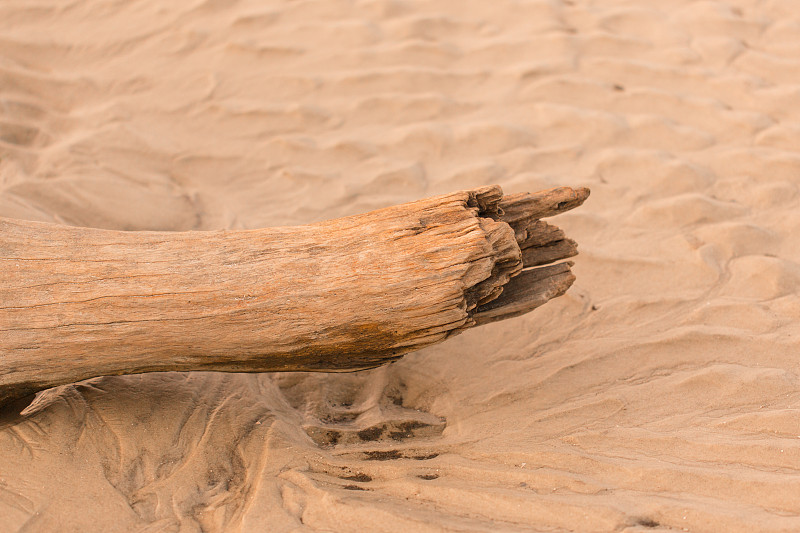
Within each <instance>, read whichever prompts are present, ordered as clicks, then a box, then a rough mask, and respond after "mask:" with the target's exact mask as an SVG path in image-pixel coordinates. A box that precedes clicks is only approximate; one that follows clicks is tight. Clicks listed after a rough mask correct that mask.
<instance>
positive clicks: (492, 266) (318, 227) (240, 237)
mask: <svg viewBox="0 0 800 533" xmlns="http://www.w3.org/2000/svg"><path fill="white" fill-rule="evenodd" d="M588 194H589V191H588V189H571V188H568V187H562V188H557V189H552V190H549V191H542V192H539V193H535V194H521V195H512V196H508V197H505V198H504V197H503V193H502V190H501V189H500V187H498V186H491V187H484V188H480V189H475V190H470V191H461V192H456V193H452V194H447V195H443V196H438V197H434V198H429V199H425V200H420V201H417V202H412V203H408V204H403V205H399V206H394V207H389V208H385V209H380V210H377V211H373V212H370V213H366V214H363V215H357V216H351V217H346V218H341V219H336V220H330V221H326V222H322V223H318V224H312V225H306V226H295V227H277V228H265V229H258V230H245V231H214V232H172V233H167V232H121V231H108V230H99V229H90V228H77V227H68V226H61V225H55V224H46V223H38V222H28V221H21V220H12V219H2V218H0V403H3V402H7V401H9V400H13V399H17V398H20V397H23V396H26V395H29V394H31V393H34V392H36V391H39V390H43V389H47V388H50V387H53V386H56V385H61V384H66V383H72V382H76V381H80V380H83V379H87V378H90V377H95V376H103V375H119V374H134V373H143V372H160V371H188V370H215V371H226V372H269V371H298V370H302V371H354V370H361V369H366V368H372V367H375V366H378V365H381V364H384V363H388V362H390V361H393V360H395V359H397V358H399V357H401V356H402V355H403V354H405V353H408V352H410V351H413V350H417V349H419V348H422V347H424V346H428V345H430V344H433V343H436V342H440V341H443V340H444V339H446V338H447V337H449V336H451V335H453V334H456V333H458V332H460V331H463V330H464V329H466V328H469V327H472V326H475V325H478V324H483V323H486V322H491V321H495V320H501V319H504V318H508V317H511V316H517V315H519V314H521V313H525V312H528V311H530V310H531V309H534V308H535V307H538V306H540V305H542V304H543V303H545V302H546V301H547V300H549V299H551V298H554V297H556V296H558V295H560V294H563V293H564V292H565V291H566V290H567V288H569V286H570V285H571V284H572V282H573V280H574V276H573V275H572V273H571V272H570V269H569V266H570V264H571V263H561V264H558V265H554V266H551V267H544V268H536V269H531V267H536V266H539V265H543V264H548V263H553V262H556V261H560V260H562V259H565V258H567V257H571V256H572V255H575V253H577V249H576V245H575V243H574V241H571V240H569V239H567V238H566V237H565V236H564V234H563V232H562V231H561V230H559V229H558V228H555V227H554V226H551V225H549V224H546V223H544V222H541V221H540V220H539V219H540V218H543V217H548V216H553V215H556V214H558V213H561V212H563V211H566V210H568V209H572V208H574V207H577V206H578V205H580V204H581V203H582V202H583V201H584V200H585V199H586V197H587V196H588ZM520 273H522V275H520Z"/></svg>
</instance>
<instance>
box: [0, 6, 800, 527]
mask: <svg viewBox="0 0 800 533" xmlns="http://www.w3.org/2000/svg"><path fill="white" fill-rule="evenodd" d="M491 183H500V184H502V186H503V187H504V189H505V191H506V192H517V191H523V190H538V189H541V188H546V187H551V186H556V185H562V184H564V185H587V186H589V187H591V188H592V190H593V196H592V198H590V200H589V202H587V204H586V205H585V206H584V207H582V208H581V209H579V210H577V211H575V212H573V213H570V214H567V215H564V216H562V217H559V220H558V225H559V226H562V227H563V228H565V229H566V230H567V232H568V234H570V235H571V236H572V237H574V238H576V240H578V242H579V243H581V250H582V255H581V256H579V257H578V258H577V265H576V267H575V271H576V274H577V276H578V281H577V282H576V284H575V286H574V287H573V288H572V289H571V290H570V291H569V293H568V294H567V295H566V296H564V297H562V298H559V299H558V300H556V301H553V302H551V303H549V304H548V305H546V306H544V307H542V308H540V309H538V310H536V311H535V312H533V313H531V314H529V315H526V316H524V317H522V318H518V319H514V320H511V321H507V322H503V323H499V324H496V325H491V326H486V327H483V328H480V329H478V330H471V331H469V332H467V333H466V334H464V335H462V336H460V337H457V338H456V339H454V340H451V341H449V342H447V343H445V344H443V345H439V346H435V347H433V348H430V349H426V350H424V351H422V352H418V353H414V354H411V355H408V356H406V357H405V359H403V360H402V361H401V362H399V363H397V364H394V365H392V366H389V367H385V368H382V369H378V370H375V371H370V372H364V373H360V374H354V375H306V374H286V375H239V374H228V375H226V374H206V373H195V374H178V373H175V374H151V375H144V376H132V377H117V378H100V379H94V380H91V381H89V382H86V383H83V384H80V385H76V386H69V387H63V388H60V389H56V390H52V391H49V392H47V393H44V394H42V395H41V396H40V397H39V398H38V400H37V402H35V404H34V405H33V406H31V407H30V408H29V409H28V410H27V411H26V412H25V415H24V416H21V417H14V416H12V415H10V414H9V413H5V414H4V415H3V419H2V422H0V426H1V427H2V429H0V531H2V532H3V533H5V532H11V531H26V532H51V531H59V532H64V531H103V532H110V531H126V532H127V531H138V532H160V531H181V532H199V531H207V532H217V531H233V532H239V531H241V532H262V531H367V530H369V531H442V530H446V531H521V530H525V531H528V530H530V531H562V530H571V531H654V530H662V531H667V530H669V531H746V532H748V533H752V532H756V531H798V530H800V411H798V407H799V406H800V380H799V379H798V371H799V370H800V353H799V351H798V336H800V326H798V320H797V319H798V316H800V299H798V296H797V289H798V286H800V264H798V261H800V241H799V240H798V237H797V235H798V233H799V232H800V211H798V205H799V202H798V185H799V184H800V11H798V4H797V2H796V0H731V1H727V2H714V1H700V0H698V1H677V0H676V1H670V2H661V3H657V2H651V1H649V0H630V1H623V0H602V1H601V0H563V1H549V2H548V1H501V0H493V1H472V2H464V1H457V0H451V1H447V0H430V1H425V2H417V1H405V0H364V1H344V0H308V1H292V2H289V1H270V2H265V1H256V0H254V1H239V2H235V1H220V0H204V1H202V0H183V1H170V2H159V1H156V0H141V1H136V2H133V1H128V0H93V1H88V0H75V1H71V2H57V1H55V0H50V1H35V2H32V1H29V0H8V1H6V2H3V3H2V4H0V215H2V216H10V217H18V218H24V219H31V220H47V221H56V222H61V223H64V224H74V225H85V226H97V227H103V228H118V229H129V230H134V229H158V230H187V229H214V228H253V227H259V226H268V225H286V224H296V223H304V222H310V221H317V220H322V219H326V218H332V217H337V216H341V215H346V214H353V213H358V212H363V211H367V210H370V209H373V208H377V207H381V206H386V205H390V204H395V203H399V202H404V201H409V200H414V199H417V198H421V197H424V196H428V195H433V194H438V193H444V192H449V191H451V190H458V189H463V188H468V187H474V186H478V185H484V184H491ZM264 282H265V283H268V282H269V280H264ZM310 437H313V439H312V438H310ZM337 439H338V442H337V443H336V445H335V446H331V445H330V443H331V441H333V440H337Z"/></svg>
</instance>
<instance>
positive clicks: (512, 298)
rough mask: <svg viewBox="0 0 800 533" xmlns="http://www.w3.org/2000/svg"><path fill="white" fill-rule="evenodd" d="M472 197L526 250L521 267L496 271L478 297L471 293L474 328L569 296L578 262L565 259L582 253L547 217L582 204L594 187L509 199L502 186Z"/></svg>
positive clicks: (476, 289)
mask: <svg viewBox="0 0 800 533" xmlns="http://www.w3.org/2000/svg"><path fill="white" fill-rule="evenodd" d="M498 193H499V197H498ZM472 194H473V195H474V198H475V200H474V204H475V205H476V206H478V207H479V209H480V211H479V213H478V216H481V217H488V218H491V219H492V220H494V221H497V222H500V223H503V224H504V225H505V224H507V225H508V226H510V227H511V229H512V230H513V231H514V240H515V241H516V242H515V244H516V246H517V247H518V248H519V252H520V255H519V262H518V263H517V264H513V265H509V264H508V263H506V264H505V265H504V267H505V268H504V269H498V270H497V272H496V273H495V272H493V273H492V275H491V276H490V277H489V278H488V279H486V280H484V281H482V282H481V283H480V284H479V285H477V286H476V287H474V288H473V289H472V293H469V291H468V294H469V297H468V300H469V299H470V298H471V299H472V300H473V301H474V302H475V305H472V306H469V307H468V309H469V310H470V312H471V319H472V325H475V326H479V325H482V324H487V323H490V322H495V321H498V320H504V319H506V318H512V317H516V316H519V315H522V314H525V313H528V312H530V311H532V310H533V309H535V308H537V307H539V306H541V305H543V304H544V303H546V302H547V301H549V300H551V299H553V298H556V297H558V296H561V295H562V294H564V293H565V292H566V291H567V289H569V287H570V286H571V285H572V283H573V282H574V281H575V275H574V274H573V273H572V271H571V270H570V267H572V266H573V263H572V262H564V260H565V259H568V258H570V257H573V256H575V255H577V254H578V245H577V243H576V242H575V241H574V240H572V239H569V238H567V237H566V235H565V234H564V232H563V231H562V230H561V229H559V228H557V227H556V226H553V225H551V224H548V223H547V222H545V221H543V220H541V219H542V218H547V217H552V216H555V215H558V214H561V213H564V212H566V211H569V210H571V209H574V208H576V207H578V206H580V205H581V204H583V202H584V201H586V199H587V198H588V197H589V194H590V191H589V189H587V188H585V187H579V188H572V187H557V188H554V189H550V190H545V191H540V192H537V193H518V194H512V195H508V196H505V197H504V196H502V191H501V190H500V188H499V187H497V186H493V187H486V188H483V189H478V190H475V191H472ZM470 198H471V199H472V198H473V196H470ZM490 240H491V238H490ZM476 296H477V298H476ZM468 303H472V302H468Z"/></svg>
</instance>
